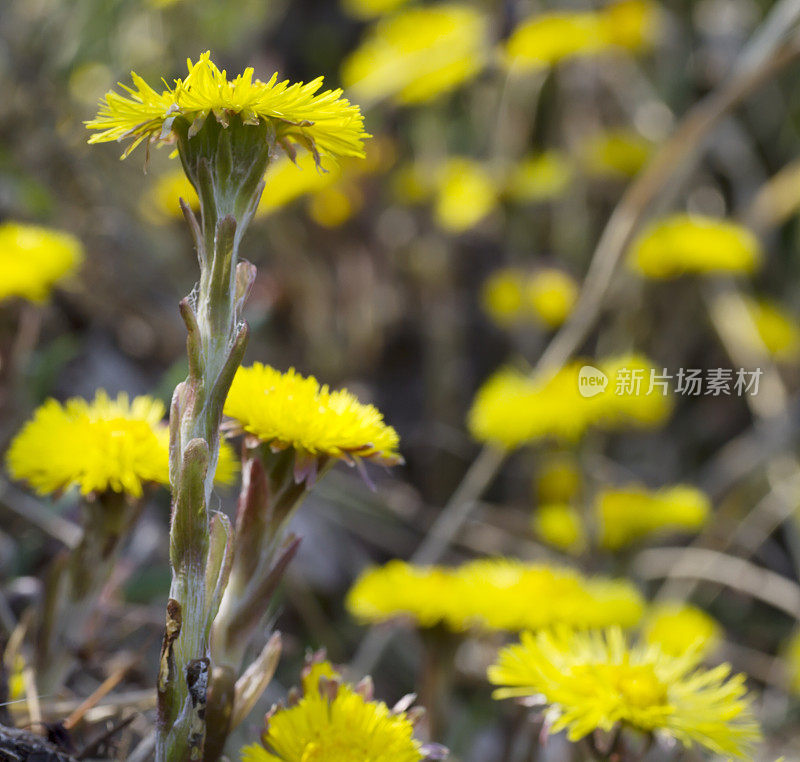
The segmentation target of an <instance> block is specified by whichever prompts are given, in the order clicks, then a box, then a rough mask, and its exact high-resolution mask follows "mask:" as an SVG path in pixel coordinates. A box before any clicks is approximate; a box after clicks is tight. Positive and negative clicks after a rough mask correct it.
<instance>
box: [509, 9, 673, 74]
mask: <svg viewBox="0 0 800 762" xmlns="http://www.w3.org/2000/svg"><path fill="white" fill-rule="evenodd" d="M659 20H660V19H659V11H658V6H657V5H656V4H655V3H653V2H648V1H647V0H619V1H618V2H615V3H610V4H609V5H607V6H606V7H605V8H602V9H600V10H597V11H583V10H581V11H553V12H548V13H539V14H537V15H535V16H532V17H531V18H529V19H527V20H525V21H523V22H522V23H521V24H519V25H518V26H517V27H516V29H514V31H513V32H512V33H511V36H510V37H509V38H508V40H507V41H506V43H505V45H504V47H503V58H504V60H505V63H506V65H507V66H509V67H511V68H512V69H513V70H514V71H528V70H538V69H543V68H547V67H549V66H553V65H555V64H558V63H560V62H561V61H564V60H567V59H571V58H582V57H586V56H593V55H597V54H598V53H603V52H606V51H609V50H613V49H615V48H620V49H625V50H629V51H631V52H637V51H640V50H643V49H646V48H648V47H650V46H651V44H652V43H653V42H654V41H655V39H656V37H657V35H658V31H659V26H660V24H659Z"/></svg>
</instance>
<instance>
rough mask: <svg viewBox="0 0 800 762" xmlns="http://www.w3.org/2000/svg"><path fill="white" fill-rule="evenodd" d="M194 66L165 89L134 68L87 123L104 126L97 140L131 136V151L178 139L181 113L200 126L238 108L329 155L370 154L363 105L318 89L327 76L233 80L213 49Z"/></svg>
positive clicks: (248, 75)
mask: <svg viewBox="0 0 800 762" xmlns="http://www.w3.org/2000/svg"><path fill="white" fill-rule="evenodd" d="M187 66H188V69H189V73H188V75H187V76H186V77H185V78H184V79H176V80H175V82H174V85H173V86H172V87H167V88H166V89H165V90H162V91H160V92H159V91H157V90H155V89H153V88H152V87H151V86H150V85H148V84H147V82H145V81H144V79H142V78H141V77H140V76H139V75H138V74H136V73H135V72H131V78H132V80H133V87H128V86H126V85H120V86H121V87H122V88H123V89H124V90H125V91H126V92H125V94H121V93H117V92H114V91H111V92H109V93H107V94H106V96H105V97H104V98H103V100H101V102H100V108H99V111H98V114H97V116H96V117H95V118H94V119H92V120H91V121H89V122H87V123H86V126H87V127H88V128H89V129H92V130H99V132H98V133H96V134H94V135H92V136H91V137H90V138H89V142H90V143H104V142H109V141H114V140H131V141H132V142H131V145H130V146H129V147H128V148H127V150H126V151H125V155H127V154H129V153H130V152H131V151H132V150H133V149H134V148H135V147H136V146H137V145H138V144H139V143H141V142H142V141H143V140H151V141H156V142H157V141H160V140H164V141H168V140H172V139H173V135H172V128H173V124H174V121H175V119H178V118H180V119H183V120H185V121H187V122H189V123H190V124H192V125H194V127H195V129H197V128H198V127H199V126H200V125H201V124H202V122H203V121H204V120H205V119H206V118H207V117H208V116H209V115H213V116H214V118H216V119H217V120H218V121H219V122H220V123H221V124H224V125H226V124H227V123H228V119H229V118H230V116H231V115H232V114H239V115H240V116H241V119H242V120H243V121H244V122H245V124H257V123H258V122H259V121H268V122H270V123H272V125H273V126H274V128H275V131H276V136H277V138H278V139H279V140H284V141H288V142H294V143H300V144H301V145H306V146H310V147H312V149H313V150H314V151H316V152H319V153H320V154H322V155H328V156H332V157H339V156H359V157H360V156H363V155H364V145H363V142H364V139H365V138H366V137H369V136H368V135H367V133H365V132H364V120H363V117H362V115H361V111H360V109H359V108H358V106H354V105H352V104H350V102H349V101H347V100H346V99H345V98H342V91H341V90H325V91H323V92H318V91H319V90H320V88H321V87H322V77H318V78H317V79H315V80H313V81H311V82H308V83H306V84H303V83H302V82H301V83H295V84H290V82H289V80H284V81H282V82H278V75H277V74H273V75H272V77H271V78H270V79H269V80H268V81H267V82H262V81H261V80H260V79H257V78H254V76H253V75H254V72H253V69H252V68H247V69H245V71H244V73H242V74H239V75H237V76H236V77H235V78H234V79H232V80H228V78H227V74H226V72H225V71H224V70H222V71H221V70H220V69H218V68H217V66H216V65H215V64H214V62H213V61H212V60H211V54H210V53H209V52H206V53H203V54H202V55H201V56H200V58H199V60H198V61H197V62H196V63H193V62H192V61H191V59H190V60H189V61H188V62H187Z"/></svg>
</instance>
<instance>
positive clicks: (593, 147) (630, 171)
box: [580, 130, 653, 178]
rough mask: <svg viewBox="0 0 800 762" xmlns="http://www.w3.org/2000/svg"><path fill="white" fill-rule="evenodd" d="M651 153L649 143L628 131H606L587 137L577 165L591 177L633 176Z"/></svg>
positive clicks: (651, 149)
mask: <svg viewBox="0 0 800 762" xmlns="http://www.w3.org/2000/svg"><path fill="white" fill-rule="evenodd" d="M652 153H653V144H652V143H651V142H650V141H649V140H646V139H645V138H643V137H642V136H641V135H639V134H637V133H635V132H633V131H632V130H610V131H608V132H601V133H598V134H596V135H592V136H590V137H589V138H587V140H586V141H585V142H584V143H583V145H582V146H581V149H580V158H581V166H582V167H583V169H584V171H585V172H586V173H587V174H588V175H591V176H592V177H600V178H614V177H633V176H634V175H635V174H637V173H638V172H639V170H640V169H641V168H642V167H643V166H644V165H645V164H646V163H647V161H648V160H649V158H650V156H651V154H652Z"/></svg>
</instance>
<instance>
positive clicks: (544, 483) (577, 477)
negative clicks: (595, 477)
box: [534, 452, 582, 504]
mask: <svg viewBox="0 0 800 762" xmlns="http://www.w3.org/2000/svg"><path fill="white" fill-rule="evenodd" d="M581 482H582V479H581V471H580V467H579V465H578V461H577V459H576V458H575V456H574V455H573V454H572V453H567V452H562V453H557V454H554V455H549V456H548V457H546V458H544V459H543V460H542V461H541V463H540V465H539V467H538V468H537V471H536V478H535V480H534V491H535V493H536V500H537V502H538V503H540V504H541V503H568V502H570V501H571V500H573V499H574V498H575V497H577V495H578V493H579V492H580V489H581Z"/></svg>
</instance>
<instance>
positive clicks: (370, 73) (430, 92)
mask: <svg viewBox="0 0 800 762" xmlns="http://www.w3.org/2000/svg"><path fill="white" fill-rule="evenodd" d="M486 35H487V21H486V17H485V16H484V15H483V14H482V13H480V12H478V11H477V10H475V9H474V8H472V7H470V6H468V5H462V4H459V3H440V4H438V5H433V6H428V7H418V8H410V9H408V10H404V11H401V12H399V13H398V14H396V15H394V16H390V17H389V18H386V19H382V20H381V21H380V22H379V23H378V24H377V25H376V26H374V27H373V28H372V29H371V30H370V31H369V33H368V34H367V37H366V39H365V40H364V41H363V42H362V43H361V45H360V46H359V47H358V49H356V50H355V51H354V52H353V53H351V54H350V56H349V57H348V58H347V59H346V60H345V62H344V64H343V66H342V81H343V82H344V83H345V86H346V87H347V88H348V89H349V90H352V92H353V94H354V95H355V96H357V97H358V98H359V99H361V100H362V101H364V102H367V103H373V102H375V101H377V100H380V99H381V98H394V99H395V100H396V101H397V102H398V103H423V102H425V101H429V100H431V99H432V98H434V97H436V96H437V95H440V94H441V93H446V92H449V91H450V90H453V89H454V88H456V87H458V86H459V85H460V84H462V83H463V82H466V81H467V80H469V79H471V78H472V77H474V76H475V75H476V74H477V73H478V72H479V71H480V70H481V69H482V68H483V65H484V64H485V62H486V60H487V52H486Z"/></svg>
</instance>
